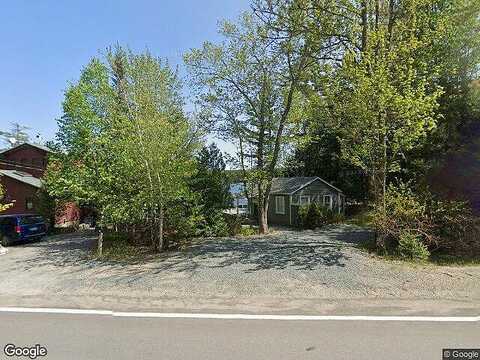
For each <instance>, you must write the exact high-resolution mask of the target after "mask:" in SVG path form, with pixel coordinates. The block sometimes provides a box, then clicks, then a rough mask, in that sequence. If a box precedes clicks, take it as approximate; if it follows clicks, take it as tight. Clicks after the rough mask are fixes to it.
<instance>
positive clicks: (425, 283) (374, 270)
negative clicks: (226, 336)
mask: <svg viewBox="0 0 480 360" xmlns="http://www.w3.org/2000/svg"><path fill="white" fill-rule="evenodd" d="M369 236H371V234H369V233H368V232H366V231H364V230H361V229H359V228H356V227H353V226H347V225H340V226H334V227H331V228H328V229H324V230H321V231H316V232H314V231H304V232H295V231H278V232H276V233H274V234H272V235H268V236H264V237H255V238H248V239H247V238H224V239H208V240H202V241H196V242H195V243H194V244H193V245H192V246H191V247H189V248H188V249H186V250H182V251H173V252H170V253H167V254H163V255H159V256H152V257H151V258H149V259H146V260H145V261H142V262H136V263H132V262H130V263H118V262H100V261H97V260H94V259H93V258H91V256H90V252H89V249H90V248H91V247H93V246H94V245H95V239H94V237H93V236H92V235H88V234H74V235H62V236H53V237H50V238H49V239H47V240H46V241H42V242H38V243H32V244H24V245H20V246H13V247H10V248H9V253H8V254H6V255H3V256H1V257H0V274H1V276H0V306H44V307H68V308H70V307H79V308H109V309H111V308H113V309H125V310H128V309H136V310H141V309H145V310H150V309H155V310H160V311H173V310H177V311H189V312H190V311H217V312H223V311H229V312H231V311H238V312H264V313H265V312H271V313H274V312H289V313H299V312H301V313H331V312H335V313H356V314H358V313H382V314H383V313H395V314H399V313H400V314H404V313H420V314H421V313H429V314H430V313H435V314H446V313H449V314H451V313H462V314H463V313H469V314H470V313H478V312H479V311H478V310H479V308H480V305H479V304H480V301H479V300H480V267H478V266H477V267H475V266H471V267H440V266H435V265H415V266H413V265H410V264H403V263H400V262H392V261H385V260H382V259H378V258H376V257H373V256H371V255H369V254H366V253H365V252H363V251H361V250H360V249H358V248H357V247H356V246H357V244H359V243H360V242H362V241H365V240H366V239H368V237H369Z"/></svg>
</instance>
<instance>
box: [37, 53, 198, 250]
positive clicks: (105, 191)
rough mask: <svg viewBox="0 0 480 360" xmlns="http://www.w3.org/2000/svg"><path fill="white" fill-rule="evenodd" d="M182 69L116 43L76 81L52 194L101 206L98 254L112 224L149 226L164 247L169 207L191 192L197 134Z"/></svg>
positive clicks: (52, 169)
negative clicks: (188, 113) (186, 110)
mask: <svg viewBox="0 0 480 360" xmlns="http://www.w3.org/2000/svg"><path fill="white" fill-rule="evenodd" d="M182 105H183V102H182V100H181V96H180V83H179V81H178V78H177V76H176V73H175V72H174V71H172V70H171V69H170V67H169V66H168V64H167V65H164V64H163V63H162V62H161V61H160V60H159V59H157V58H154V57H153V56H151V55H150V54H149V53H148V52H147V53H143V54H139V55H137V54H133V53H132V52H130V51H126V50H123V49H122V48H116V49H115V50H109V51H108V54H107V61H106V62H101V61H100V60H97V59H93V60H92V61H91V62H90V64H89V65H88V66H87V67H86V68H85V69H84V70H83V72H82V75H81V77H80V81H79V82H78V83H76V84H73V85H72V86H70V88H69V89H68V90H67V92H66V96H65V101H64V106H63V107H64V116H63V117H62V119H61V120H60V121H59V131H58V133H57V143H58V144H57V148H58V149H59V152H58V153H57V154H56V155H55V157H54V159H53V161H51V163H50V165H49V168H48V170H47V176H46V184H47V189H48V190H49V193H50V194H51V195H52V196H54V197H56V198H57V199H61V200H69V201H72V200H73V201H76V202H77V203H80V204H86V205H89V206H92V207H94V208H95V210H96V213H97V214H98V215H99V217H100V235H99V241H98V252H99V254H101V253H102V238H103V232H102V229H101V227H102V226H105V225H106V224H122V225H134V226H135V225H138V224H141V225H142V226H145V225H146V226H147V228H148V230H149V233H150V236H151V242H152V247H153V248H154V249H155V250H164V249H165V248H166V247H168V242H166V241H165V237H164V228H163V227H164V213H165V209H166V208H167V207H168V206H169V204H170V203H171V202H173V201H175V200H176V199H177V198H178V197H180V196H181V193H182V192H184V191H186V190H187V186H186V179H187V178H188V177H189V176H190V174H191V172H192V171H193V169H194V162H193V159H192V158H193V156H192V155H193V149H194V148H195V146H196V137H195V134H193V133H192V132H191V130H190V126H189V122H188V121H187V119H186V117H185V116H184V115H183V112H182Z"/></svg>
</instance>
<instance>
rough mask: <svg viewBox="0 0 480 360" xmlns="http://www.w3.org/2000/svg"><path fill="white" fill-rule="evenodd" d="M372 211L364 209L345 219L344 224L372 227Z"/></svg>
mask: <svg viewBox="0 0 480 360" xmlns="http://www.w3.org/2000/svg"><path fill="white" fill-rule="evenodd" d="M373 216H374V214H373V211H364V212H361V213H360V214H357V215H355V216H353V217H351V218H349V219H347V220H345V223H346V224H350V225H356V226H360V227H363V228H372V227H373Z"/></svg>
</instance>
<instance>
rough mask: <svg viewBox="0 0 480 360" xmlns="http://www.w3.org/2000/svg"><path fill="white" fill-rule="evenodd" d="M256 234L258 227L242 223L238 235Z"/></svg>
mask: <svg viewBox="0 0 480 360" xmlns="http://www.w3.org/2000/svg"><path fill="white" fill-rule="evenodd" d="M253 235H258V228H256V227H254V226H250V225H242V226H241V227H240V232H239V233H238V236H253Z"/></svg>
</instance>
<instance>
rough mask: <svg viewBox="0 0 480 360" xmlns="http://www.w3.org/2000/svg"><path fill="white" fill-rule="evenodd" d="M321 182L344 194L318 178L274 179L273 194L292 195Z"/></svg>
mask: <svg viewBox="0 0 480 360" xmlns="http://www.w3.org/2000/svg"><path fill="white" fill-rule="evenodd" d="M317 180H319V181H321V182H323V183H324V184H325V185H327V186H329V187H331V188H332V189H334V190H336V191H338V192H340V193H343V191H342V190H340V189H339V188H337V187H335V186H333V185H332V184H330V183H328V182H326V181H325V180H323V179H322V178H320V177H318V176H305V177H278V178H273V179H272V190H271V193H272V194H288V195H292V194H294V193H296V192H297V191H299V190H301V189H303V188H304V187H305V186H307V185H310V184H311V183H313V182H314V181H317Z"/></svg>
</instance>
